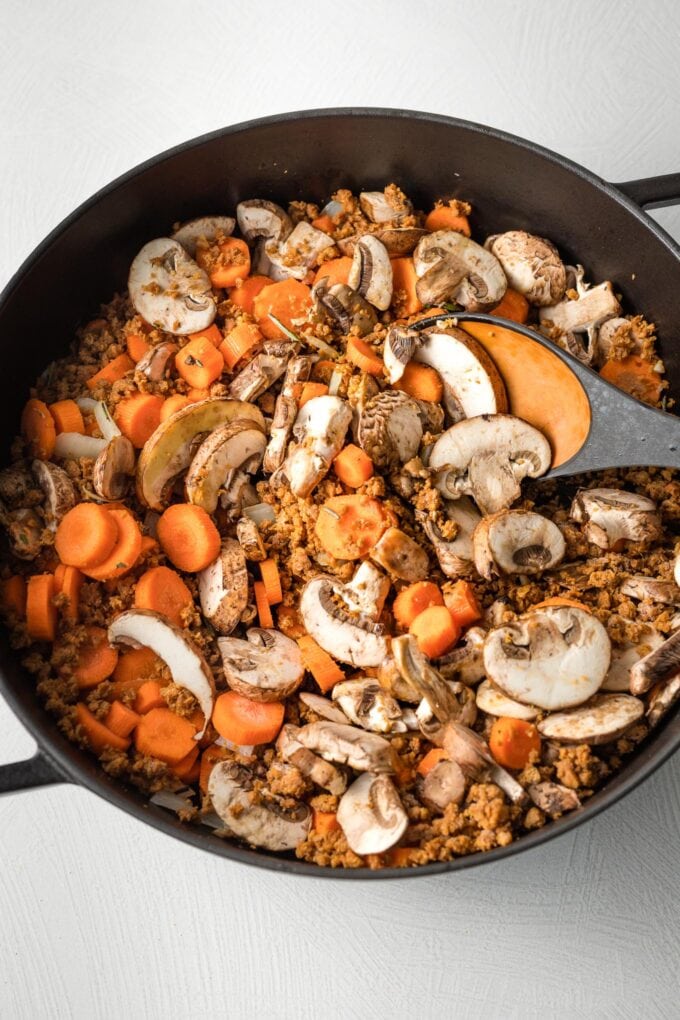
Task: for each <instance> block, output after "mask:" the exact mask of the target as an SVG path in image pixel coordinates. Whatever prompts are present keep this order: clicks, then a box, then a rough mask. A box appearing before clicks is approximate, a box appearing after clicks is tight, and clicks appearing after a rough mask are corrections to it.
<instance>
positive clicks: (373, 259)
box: [347, 234, 392, 311]
mask: <svg viewBox="0 0 680 1020" xmlns="http://www.w3.org/2000/svg"><path fill="white" fill-rule="evenodd" d="M347 283H348V285H349V286H350V287H352V289H353V290H356V291H357V292H358V293H359V294H361V295H362V296H363V297H365V298H366V300H367V301H369V302H370V303H371V304H372V305H373V307H374V308H378V309H380V311H385V309H386V308H389V306H390V302H391V300H392V263H391V262H390V256H389V253H388V251H387V248H386V247H385V245H384V244H383V243H382V242H381V241H379V240H378V238H377V237H376V236H375V234H364V235H363V237H360V238H359V239H358V241H357V242H356V244H355V245H354V256H353V259H352V268H351V269H350V272H349V276H348V278H347Z"/></svg>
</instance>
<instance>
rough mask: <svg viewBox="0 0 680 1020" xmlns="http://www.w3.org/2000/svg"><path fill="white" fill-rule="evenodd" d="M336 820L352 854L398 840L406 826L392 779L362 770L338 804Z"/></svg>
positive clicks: (383, 847) (382, 847)
mask: <svg viewBox="0 0 680 1020" xmlns="http://www.w3.org/2000/svg"><path fill="white" fill-rule="evenodd" d="M337 817H338V824H339V825H340V828H341V829H342V831H343V832H344V834H345V839H346V840H347V843H348V846H349V848H350V850H353V851H354V853H355V854H381V853H384V852H385V850H389V848H390V847H391V846H394V844H395V843H398V842H399V840H400V839H401V837H402V836H403V835H404V833H405V832H406V829H407V827H408V815H407V814H406V812H405V811H404V807H403V804H402V803H401V800H400V798H399V794H398V793H397V790H396V787H395V786H394V783H393V782H392V780H391V779H390V778H389V777H388V776H383V775H381V776H373V775H371V773H370V772H365V773H364V774H363V775H362V776H359V778H358V779H356V780H355V781H354V782H353V783H352V785H351V786H350V788H349V789H348V790H347V793H345V794H344V795H343V797H342V798H341V800H340V803H339V804H338V816H337Z"/></svg>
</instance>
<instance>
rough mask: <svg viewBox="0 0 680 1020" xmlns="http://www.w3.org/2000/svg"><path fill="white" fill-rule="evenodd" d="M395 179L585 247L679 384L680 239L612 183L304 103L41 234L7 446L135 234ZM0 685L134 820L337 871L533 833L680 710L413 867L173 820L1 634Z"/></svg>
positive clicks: (453, 127) (18, 316)
mask: <svg viewBox="0 0 680 1020" xmlns="http://www.w3.org/2000/svg"><path fill="white" fill-rule="evenodd" d="M389 181H396V183H398V184H400V185H401V186H402V187H403V188H404V189H405V190H406V191H407V193H408V194H409V196H410V197H411V198H412V199H413V200H414V202H415V204H416V205H417V206H419V207H423V208H425V207H427V206H428V205H429V204H431V202H432V200H433V199H434V198H436V197H438V196H440V195H457V196H459V197H461V198H465V199H467V200H469V201H471V202H472V203H473V206H474V215H473V232H474V233H475V234H476V235H482V236H483V235H485V234H487V233H490V232H492V231H502V230H508V229H511V228H524V229H527V230H530V231H533V232H537V233H539V234H544V235H546V236H547V237H550V238H551V239H552V240H553V241H554V242H555V243H556V244H557V245H558V246H559V248H560V250H561V251H562V253H563V254H564V255H565V256H566V257H567V258H568V259H575V258H579V257H580V258H581V259H582V260H585V263H586V269H587V270H588V275H589V276H590V277H591V278H595V279H598V280H600V279H606V278H611V279H613V280H614V281H615V283H616V285H617V289H618V290H620V291H621V293H622V294H623V296H624V303H625V305H626V306H627V307H628V308H629V309H636V310H639V311H641V312H644V314H645V315H646V317H647V318H648V319H650V320H652V321H654V322H655V323H656V324H657V327H658V332H659V336H660V339H661V344H660V349H661V353H662V356H663V357H664V361H665V363H666V367H667V371H668V375H669V379H670V381H671V387H672V389H673V390H675V389H680V387H679V386H678V382H679V381H680V351H678V349H677V348H676V347H675V346H674V345H673V344H672V343H671V342H670V340H671V338H672V336H673V327H674V318H673V314H674V311H675V308H674V303H675V302H674V295H675V294H676V293H677V292H678V290H680V259H679V258H678V249H677V248H676V246H675V245H674V244H673V242H672V241H671V239H670V238H668V237H667V235H666V234H665V233H664V232H663V231H662V230H661V229H660V228H659V227H657V226H656V224H654V223H653V221H651V220H650V219H648V217H646V216H645V215H644V214H643V213H642V212H641V211H640V210H639V209H638V208H637V207H636V206H634V205H633V204H632V203H631V202H629V201H628V200H627V199H625V198H624V197H623V196H622V195H621V194H620V192H617V191H616V190H615V189H614V188H612V187H611V186H610V185H607V184H605V183H604V182H602V181H601V180H600V179H598V178H596V177H595V176H594V175H591V174H588V173H586V172H585V171H583V170H582V169H581V168H579V167H577V166H575V165H574V164H571V163H569V162H568V161H566V160H563V159H561V158H559V157H556V156H554V155H552V154H550V153H547V152H546V151H544V150H542V149H539V148H538V147H536V146H532V145H530V144H529V143H527V142H523V141H521V140H519V139H516V138H513V137H511V136H508V135H503V134H501V133H499V132H495V131H492V130H490V129H488V128H484V127H479V126H477V125H473V124H469V123H467V122H462V121H455V120H451V119H449V118H445V117H437V116H433V115H427V114H417V113H408V112H401V111H391V110H385V111H382V110H333V111H311V112H308V113H302V114H290V115H286V116H283V117H272V118H267V119H265V120H261V121H253V122H251V123H246V124H242V125H237V126H235V127H233V128H227V129H225V130H224V131H220V132H216V133H214V134H211V135H207V136H204V137H203V138H200V139H197V140H195V141H193V142H189V143H187V144H186V145H183V146H180V147H179V148H177V149H174V150H170V151H169V152H167V153H165V154H163V155H161V156H159V157H157V158H156V159H153V160H150V161H149V162H148V163H145V164H143V165H142V166H141V167H139V168H137V169H136V170H133V171H131V172H130V173H128V174H126V175H124V176H123V177H122V178H120V179H119V180H118V181H116V182H114V183H113V184H112V185H110V186H108V187H107V188H105V189H103V191H101V192H99V193H98V194H97V195H95V196H94V197H93V198H92V199H91V200H89V201H88V202H86V203H85V204H84V205H83V206H81V207H80V208H79V209H78V210H76V211H75V212H74V213H73V214H72V215H71V216H70V217H69V218H68V219H67V220H66V221H64V223H63V224H61V225H60V226H59V227H57V228H56V230H55V231H53V233H52V234H50V235H49V237H48V238H47V239H46V240H45V241H44V242H43V244H42V245H41V246H40V247H39V248H38V249H37V250H36V252H35V253H34V254H33V255H32V256H31V257H30V258H29V259H28V260H27V262H26V263H25V264H24V265H23V266H22V267H21V268H20V269H19V271H18V272H17V274H16V275H15V277H14V278H13V280H12V281H10V284H9V285H8V287H7V289H6V291H5V292H4V294H3V296H2V298H1V299H0V343H2V344H4V345H7V346H8V345H9V344H10V343H12V344H15V342H16V339H17V337H20V338H21V350H22V357H21V359H20V361H19V362H17V360H16V359H12V361H11V371H10V375H9V378H8V379H7V384H8V385H6V387H5V391H4V393H3V400H2V401H1V402H0V426H1V427H2V435H3V437H4V447H3V451H2V459H3V460H4V459H5V458H6V455H7V452H8V442H9V438H10V437H11V436H12V435H14V432H15V430H16V424H17V421H18V416H19V412H20V408H21V406H22V405H23V402H24V398H25V394H26V392H27V389H28V387H29V386H30V385H31V382H32V381H33V379H34V377H35V376H36V375H37V374H38V372H39V371H40V370H41V369H42V368H44V367H45V366H46V365H47V364H48V363H49V362H50V361H51V360H52V359H53V358H54V357H56V356H59V355H60V354H62V353H63V352H64V351H65V350H66V349H67V347H68V344H69V342H70V340H71V338H72V337H73V334H74V331H75V329H76V327H77V326H78V325H79V324H80V323H81V322H84V321H87V319H88V318H91V317H92V315H93V314H94V313H96V310H97V308H98V306H99V304H100V303H101V302H103V301H105V300H108V299H109V298H110V296H111V294H113V293H114V292H115V291H116V290H120V289H122V288H123V286H124V285H125V280H126V277H127V272H128V268H129V265H130V262H131V260H132V257H133V256H134V254H135V253H136V251H137V250H138V249H139V248H140V247H141V246H142V244H143V243H145V242H146V241H148V240H149V239H150V238H152V237H155V236H160V235H163V234H166V233H167V232H168V231H169V230H170V227H171V224H172V223H173V222H174V221H176V220H183V219H189V218H191V217H192V216H196V215H201V214H205V213H211V212H222V211H229V210H230V209H233V208H234V207H235V205H236V204H237V202H238V201H240V200H241V199H243V198H252V197H264V198H271V199H273V200H275V201H282V202H283V203H284V204H285V203H286V202H287V201H289V200H291V199H294V198H307V199H309V200H316V201H319V200H321V201H323V200H324V199H326V198H327V197H328V196H329V194H330V193H331V192H332V191H333V190H335V189H336V188H337V187H341V186H346V187H350V188H352V189H353V190H363V189H370V188H374V187H380V188H382V187H383V186H384V184H385V183H387V182H389ZM624 260H625V261H624ZM664 341H665V342H664ZM14 349H16V348H14ZM527 384H528V385H531V384H535V381H534V380H527ZM0 689H1V690H2V691H3V693H4V694H5V696H6V698H7V700H8V701H9V703H10V704H11V705H12V707H13V708H14V710H15V711H16V712H17V714H18V715H19V716H20V717H21V718H22V720H23V721H24V722H25V724H26V725H27V727H28V728H29V729H30V730H31V732H32V733H33V734H34V736H35V737H36V739H37V740H38V742H39V744H40V746H41V747H42V748H43V749H44V751H45V752H46V754H47V755H48V757H49V758H51V759H52V760H53V761H54V762H55V763H56V765H57V766H58V767H59V768H60V769H61V771H63V772H65V774H66V775H67V776H68V777H69V778H71V779H73V780H74V781H78V782H81V783H83V784H84V785H86V786H88V787H89V788H90V789H92V790H94V791H95V792H97V793H98V794H100V795H101V796H104V797H105V798H106V799H107V800H109V801H111V802H113V803H115V804H117V805H118V806H119V807H122V808H124V809H125V810H127V811H129V812H131V813H133V814H135V815H137V816H138V817H139V818H141V819H142V820H144V821H147V822H150V823H151V824H153V825H155V826H156V827H158V828H161V829H163V830H164V831H167V832H169V833H171V834H173V835H175V836H178V837H179V838H181V839H184V840H185V841H187V842H191V843H193V844H195V845H198V846H202V847H203V848H205V849H208V850H211V851H213V852H216V853H219V854H221V855H222V856H225V857H231V858H235V859H238V860H243V861H247V862H249V863H252V864H259V865H262V866H266V867H270V868H274V869H276V870H286V871H294V872H296V873H298V874H308V875H315V876H321V875H324V874H325V875H333V876H334V877H337V878H343V877H346V878H352V877H354V878H356V877H358V876H359V875H360V876H361V877H371V878H374V877H379V878H386V877H393V876H399V877H405V876H413V875H422V874H432V873H435V872H440V871H451V870H456V869H459V868H464V867H470V866H472V865H475V864H479V863H484V862H489V861H492V860H497V859H498V858H501V857H506V856H508V855H510V854H512V853H516V852H518V851H520V850H522V849H525V848H528V847H530V846H532V845H537V844H538V843H541V842H544V841H545V840H546V839H549V838H551V837H552V836H555V835H557V834H558V833H559V832H564V831H566V830H568V829H570V828H572V827H573V826H574V825H576V824H579V822H581V821H583V820H585V819H586V818H588V817H591V816H592V815H594V814H595V813H597V811H599V810H602V808H604V807H606V806H607V805H608V804H610V803H612V802H613V801H614V800H616V799H618V797H620V796H622V795H623V794H624V793H625V792H627V791H628V790H629V789H631V788H632V787H633V786H635V785H637V783H638V782H640V781H641V779H643V778H644V777H645V776H646V775H648V774H649V773H650V772H651V771H653V770H654V768H656V767H658V765H660V764H661V762H662V761H663V760H664V759H665V758H666V757H668V755H669V754H671V753H672V752H673V750H675V748H676V747H677V746H678V744H680V716H679V715H678V713H677V712H676V713H675V715H674V716H672V717H671V718H670V719H668V720H667V722H666V723H665V725H663V726H662V727H660V728H659V730H658V731H657V733H656V735H655V736H654V738H653V739H652V740H650V741H649V742H648V744H647V745H646V746H645V747H643V748H642V749H641V750H640V751H639V752H638V753H637V754H636V755H635V757H634V758H633V759H632V760H631V761H630V762H629V764H628V765H627V766H626V767H625V768H624V769H623V770H622V771H621V772H620V773H619V774H618V775H617V776H616V777H615V778H614V779H613V780H612V781H611V782H610V783H608V784H607V786H606V787H605V788H604V789H603V790H601V791H599V792H598V793H597V794H596V795H595V796H594V797H593V798H592V799H591V800H590V801H588V803H587V805H586V806H585V807H584V808H583V809H582V810H581V811H579V812H575V813H573V814H571V815H567V816H565V817H564V818H562V819H561V820H560V821H558V822H553V823H551V824H550V825H548V826H546V827H545V828H544V829H542V830H538V831H536V832H534V833H530V834H528V835H527V836H524V837H522V838H521V839H520V840H518V841H517V842H515V843H512V844H510V846H508V847H505V848H499V849H497V850H494V851H491V852H489V853H485V854H477V855H473V856H470V857H463V858H459V859H457V860H454V861H450V862H446V863H442V864H430V865H426V866H424V867H422V868H418V869H405V870H400V869H384V870H381V871H369V870H367V869H366V870H362V871H361V872H352V871H340V870H338V871H336V870H333V869H329V868H327V869H324V868H319V867H316V866H315V865H311V864H307V863H303V862H299V861H295V860H293V859H291V860H287V859H286V858H282V857H281V856H274V855H271V854H267V853H264V852H256V851H250V850H246V849H242V848H239V847H235V846H232V845H231V844H229V843H226V842H223V841H221V840H218V839H216V838H215V837H213V836H212V835H211V834H210V833H209V832H208V830H205V829H201V828H189V827H187V826H183V825H181V824H180V823H179V822H178V821H176V820H175V819H174V818H173V817H172V816H170V815H169V813H167V812H165V811H163V810H162V809H159V808H154V807H152V806H151V805H149V804H148V803H147V802H146V801H145V799H144V798H142V797H141V796H139V795H138V794H136V793H135V792H134V791H128V790H126V789H124V788H123V787H121V786H120V784H119V783H117V782H113V781H112V780H110V779H108V777H107V776H106V775H105V774H104V773H102V772H101V771H100V770H99V768H98V767H97V766H96V764H95V762H94V760H93V759H92V758H90V757H89V756H88V755H86V754H85V753H83V752H81V751H79V750H78V749H77V748H76V747H75V746H74V745H72V744H70V743H69V742H68V741H67V740H66V739H65V738H64V737H62V736H61V734H60V733H59V731H58V730H57V728H56V726H55V725H54V721H53V719H52V718H51V717H50V716H48V715H47V713H46V712H45V711H44V709H43V707H42V705H41V704H40V703H39V701H38V699H37V696H36V694H35V692H34V690H33V683H32V680H31V679H30V677H29V676H28V674H26V673H25V672H24V671H23V670H22V669H21V668H20V666H19V663H18V659H17V657H16V656H15V655H14V654H13V653H11V652H10V650H9V648H8V645H7V643H6V641H5V639H4V635H3V637H2V641H1V642H0Z"/></svg>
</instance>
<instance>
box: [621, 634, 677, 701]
mask: <svg viewBox="0 0 680 1020" xmlns="http://www.w3.org/2000/svg"><path fill="white" fill-rule="evenodd" d="M676 673H680V630H675V631H673V633H672V634H671V636H670V637H669V638H666V640H665V641H664V642H663V644H662V645H659V647H658V648H655V649H654V650H653V651H651V652H649V654H648V655H645V657H644V658H643V659H639V660H638V661H637V662H636V663H635V665H634V666H632V667H631V670H630V692H631V694H644V693H645V691H648V690H649V689H650V687H654V685H655V684H658V683H662V682H663V681H664V680H668V679H669V677H671V676H675V674H676Z"/></svg>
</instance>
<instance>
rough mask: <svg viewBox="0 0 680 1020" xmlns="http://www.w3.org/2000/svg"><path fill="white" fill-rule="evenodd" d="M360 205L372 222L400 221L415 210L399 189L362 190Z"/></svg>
mask: <svg viewBox="0 0 680 1020" xmlns="http://www.w3.org/2000/svg"><path fill="white" fill-rule="evenodd" d="M359 205H360V206H361V211H362V212H363V213H364V215H365V216H368V218H369V220H370V221H371V223H399V221H400V220H403V219H404V218H405V217H406V216H410V215H411V213H412V212H413V206H412V205H411V203H410V201H409V200H408V199H407V198H406V196H405V195H404V194H403V192H401V191H399V190H398V189H396V188H395V189H393V190H390V192H389V193H388V192H387V189H386V190H385V191H362V192H360V193H359Z"/></svg>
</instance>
